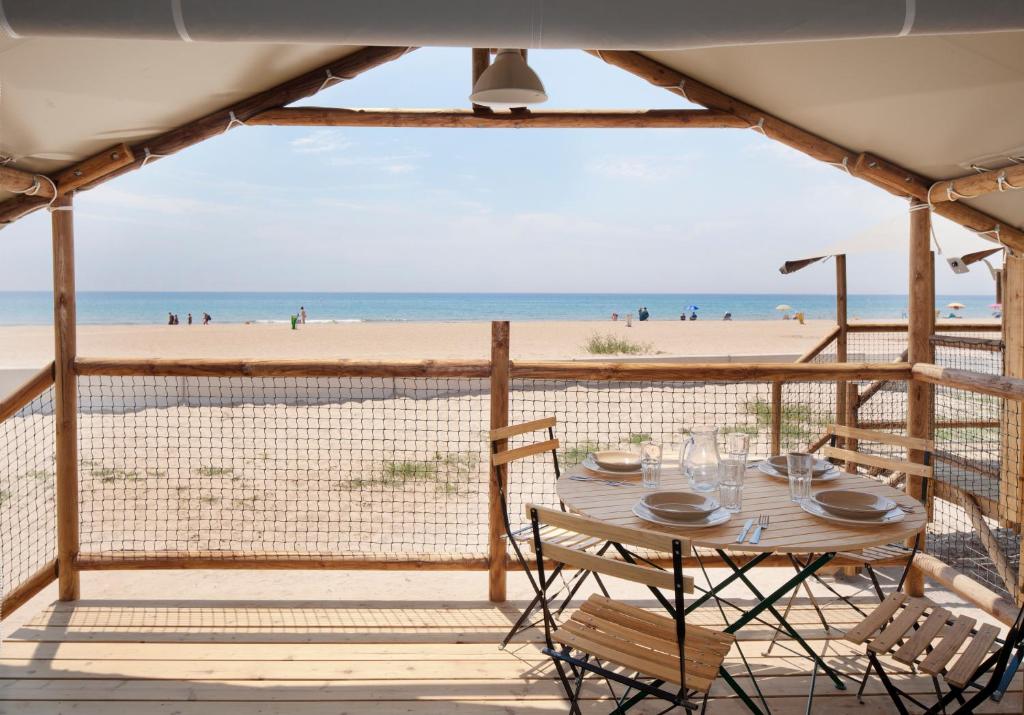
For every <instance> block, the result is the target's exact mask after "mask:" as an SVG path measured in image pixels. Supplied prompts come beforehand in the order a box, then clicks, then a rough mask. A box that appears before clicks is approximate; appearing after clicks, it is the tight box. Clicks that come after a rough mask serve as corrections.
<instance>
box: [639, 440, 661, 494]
mask: <svg viewBox="0 0 1024 715" xmlns="http://www.w3.org/2000/svg"><path fill="white" fill-rule="evenodd" d="M640 470H641V477H640V478H641V482H642V484H643V486H644V488H645V489H658V488H659V487H660V486H661V445H660V444H657V443H655V442H644V443H643V444H642V445H640Z"/></svg>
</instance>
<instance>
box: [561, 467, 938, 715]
mask: <svg viewBox="0 0 1024 715" xmlns="http://www.w3.org/2000/svg"><path fill="white" fill-rule="evenodd" d="M572 476H587V477H594V475H593V473H591V472H589V471H588V470H586V469H584V468H582V467H576V468H574V469H572V470H570V471H569V472H568V473H567V474H566V475H564V476H563V477H562V478H561V479H559V480H558V487H557V489H558V496H559V498H560V499H561V500H562V502H563V503H564V504H565V506H566V508H567V509H569V510H570V511H573V512H576V513H579V514H584V515H586V516H589V517H592V518H595V519H599V520H601V521H604V522H607V523H610V524H616V525H620V526H630V527H633V528H638V529H646V530H650V531H659V532H664V533H668V534H673V535H679V536H684V537H686V539H688V540H689V541H690V543H691V544H693V545H694V546H698V547H704V548H708V549H714V550H715V551H717V552H718V554H719V556H720V557H721V558H722V561H723V562H724V563H725V564H726V565H727V566H728V567H729V568H730V569H731V570H732V574H731V575H729V576H728V577H726V578H725V579H723V580H722V581H720V582H719V583H717V584H709V589H708V591H706V592H705V593H704V594H703V595H702V596H700V597H699V598H697V599H696V600H695V601H693V602H691V603H689V604H687V608H686V611H687V612H690V611H691V610H693V609H695V608H697V607H699V606H700V605H701V604H703V603H705V602H706V601H707V600H708V599H711V598H715V599H720V600H722V601H724V599H722V598H721V592H722V590H723V589H725V587H726V586H728V585H729V584H731V583H733V582H735V581H737V580H739V581H741V582H742V583H743V584H745V585H746V586H747V588H748V589H749V590H750V591H751V593H752V594H753V595H754V596H755V598H756V599H757V600H758V601H759V602H758V603H757V605H755V606H754V607H753V608H750V609H748V610H747V611H746V612H744V613H742V614H741V615H740V616H739V617H738V618H737V619H736V620H735V621H733V622H732V623H731V624H729V625H728V626H727V627H726V629H725V630H726V631H727V632H729V633H735V632H737V631H738V630H740V629H741V628H743V627H744V626H746V625H747V624H748V623H751V622H753V621H755V620H756V621H760V622H762V623H764V621H763V619H762V618H761V614H762V613H764V612H765V611H768V612H770V613H771V614H772V616H774V618H775V619H776V620H777V621H778V623H779V627H780V629H781V632H785V633H787V634H789V635H790V636H791V637H792V638H794V639H795V640H796V641H797V642H798V643H799V644H800V646H801V647H802V648H803V649H804V651H805V652H806V653H807V655H808V657H809V658H811V660H813V661H814V663H815V671H814V672H817V670H816V669H817V668H821V669H822V670H823V671H824V672H825V673H826V674H827V675H828V676H829V677H830V678H831V679H832V682H833V683H835V685H836V687H837V688H838V689H841V690H845V687H846V686H845V684H844V683H843V682H842V680H841V679H840V678H839V675H838V674H837V673H836V672H835V671H834V670H833V669H832V668H830V667H829V666H828V665H827V664H826V663H825V662H824V661H823V660H822V659H821V657H820V656H819V655H818V654H817V653H816V652H815V651H814V649H813V648H811V647H810V646H809V645H808V644H807V642H806V641H805V640H804V639H803V638H802V637H801V636H800V634H799V633H798V632H797V631H796V629H795V628H794V627H793V626H792V625H791V624H789V623H788V622H787V620H786V617H785V614H781V613H779V611H778V610H777V609H776V608H775V603H777V602H778V601H779V600H780V599H781V598H783V597H784V596H785V595H786V594H787V593H790V592H791V591H793V590H794V589H796V588H798V587H799V586H800V585H801V584H803V583H804V582H805V581H807V579H809V578H811V577H815V574H816V573H817V571H818V570H819V569H821V568H822V567H823V566H825V565H826V564H827V563H829V562H830V561H831V560H832V559H833V558H835V556H836V554H837V553H838V552H841V551H858V550H861V549H865V548H868V547H872V546H881V545H883V544H891V543H898V542H902V541H903V540H904V539H906V538H907V537H909V536H913V535H914V534H916V533H918V532H920V531H921V530H922V529H923V528H924V526H925V524H926V522H927V515H926V513H925V510H924V507H923V506H922V505H921V504H920V503H919V502H917V501H915V500H914V499H913V498H912V497H909V496H907V495H906V494H905V493H904V492H901V491H898V490H896V489H893V488H892V487H890V486H887V485H885V484H882V483H880V482H877V481H875V480H873V479H868V478H866V477H860V476H857V475H853V474H846V473H843V474H841V475H840V476H839V477H838V478H836V479H832V480H829V481H825V482H818V483H812V488H811V491H812V492H818V491H822V490H825V489H840V488H842V489H857V490H860V491H868V492H873V493H875V494H878V495H880V496H886V497H889V498H890V499H892V500H893V501H895V502H896V503H897V504H900V505H903V506H907V507H910V508H911V509H912V512H911V513H908V514H906V516H905V517H904V518H903V519H902V520H901V521H898V522H896V523H894V524H888V525H885V526H846V525H844V524H838V523H836V522H832V521H828V520H825V519H822V518H820V517H816V516H813V515H812V514H808V513H807V512H805V511H804V510H803V509H801V508H800V506H799V505H798V504H794V503H793V502H792V501H790V499H789V483H788V480H786V479H779V478H776V477H770V476H768V475H767V474H764V473H763V472H761V471H760V470H759V469H757V468H756V467H751V468H750V469H748V470H747V472H746V475H745V477H744V485H743V509H742V510H741V511H740V512H738V513H736V514H734V515H733V517H732V518H731V519H729V521H727V522H726V523H724V524H722V525H720V526H714V527H708V528H699V529H694V528H685V527H672V526H663V525H660V524H654V523H651V522H648V521H644V520H643V519H640V518H639V517H637V516H635V515H634V514H633V511H632V509H633V505H634V504H636V502H637V501H638V500H639V499H640V497H641V496H643V495H644V494H645V493H648V492H649V490H647V489H644V488H643V487H642V486H641V485H640V481H639V479H637V480H635V481H633V480H618V484H619V485H618V486H613V484H612V483H607V484H606V483H603V482H602V481H577V480H574V479H571V477H572ZM610 481H611V482H615V481H616V480H610ZM661 489H662V490H679V491H692V490H691V489H690V487H689V484H688V482H687V479H686V477H685V476H683V474H682V472H681V471H680V469H679V465H678V463H671V462H669V463H666V464H665V465H664V467H663V472H662V478H661ZM761 514H767V515H768V516H769V518H770V524H769V526H768V528H766V529H765V530H764V531H763V533H762V534H761V539H760V542H759V543H758V544H751V543H749V541H750V538H751V537H752V536H753V529H751V531H750V533H749V534H748V535H747V539H746V541H745V542H744V543H743V544H737V543H736V537H737V536H738V535H739V532H740V529H741V528H742V527H743V525H744V524H745V523H746V521H747V519H753V521H754V524H755V525H756V524H757V517H758V516H759V515H761ZM728 552H747V553H753V554H754V557H753V558H752V559H751V560H750V561H748V562H747V563H745V564H743V565H742V566H741V565H739V564H737V563H736V561H734V560H733V559H731V558H730V556H729V553H728ZM773 553H783V554H788V555H790V557H791V560H793V565H794V568H795V569H796V575H795V576H794V577H793V578H792V579H790V580H789V581H787V582H786V583H785V584H784V585H783V586H780V587H779V588H777V589H775V590H774V591H772V592H771V593H770V594H763V593H761V591H760V590H759V589H758V588H757V587H756V586H755V585H754V583H753V582H752V581H751V580H750V579H749V577H748V573H749V572H750V571H751V570H752V569H753V568H754V567H756V566H757V565H758V564H759V563H761V562H762V561H764V560H765V559H767V558H768V557H769V556H770V555H771V554H773ZM797 554H801V555H803V554H807V555H810V556H808V557H807V558H806V559H805V560H804V561H802V562H798V561H797V560H796V557H795V555H797ZM623 555H624V556H628V554H623ZM697 558H699V556H698V557H697ZM655 595H656V596H659V595H660V594H657V593H656V594H655ZM659 600H661V601H662V603H663V605H664V604H665V601H663V600H662V599H661V598H659ZM723 614H724V611H723ZM748 672H749V674H750V677H751V679H752V681H753V682H754V683H755V685H756V679H755V678H754V673H753V672H752V671H750V669H749V667H748ZM723 677H724V678H725V679H726V681H727V682H728V684H729V685H730V687H732V688H733V690H734V691H736V693H737V694H738V695H739V696H740V697H741V698H742V699H743V701H744V702H745V703H746V704H747V706H748V707H749V708H750V709H751V711H753V712H760V710H759V709H757V707H756V706H755V705H754V704H753V701H752V700H750V696H749V695H748V694H746V693H744V692H742V689H741V688H740V687H739V685H738V683H736V681H735V680H734V679H733V678H731V677H730V676H729V675H728V673H723ZM813 682H814V679H813V677H812V679H811V683H812V684H811V689H812V693H811V696H809V697H813V687H814V685H813ZM759 692H760V689H759ZM762 702H763V697H762ZM765 707H767V703H765Z"/></svg>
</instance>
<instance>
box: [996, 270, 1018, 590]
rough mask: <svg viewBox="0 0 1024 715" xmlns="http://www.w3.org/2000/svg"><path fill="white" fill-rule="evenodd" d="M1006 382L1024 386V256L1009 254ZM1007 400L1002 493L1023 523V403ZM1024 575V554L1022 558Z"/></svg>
mask: <svg viewBox="0 0 1024 715" xmlns="http://www.w3.org/2000/svg"><path fill="white" fill-rule="evenodd" d="M1003 340H1004V341H1005V344H1006V349H1005V350H1004V351H1003V374H1004V375H1006V378H1004V379H1013V380H1016V381H1017V382H1021V383H1024V379H1022V378H1024V257H1021V256H1014V255H1012V254H1010V253H1007V255H1006V258H1005V259H1004V263H1003ZM1020 400H1021V397H1018V398H1017V400H1006V401H1004V403H1003V404H1002V405H1001V407H1000V418H999V421H1000V423H1001V425H1000V430H999V452H1000V454H999V456H1000V460H999V493H1000V496H1001V499H1000V501H1001V502H1002V504H1001V506H1002V507H1003V508H1004V509H1005V510H1006V514H1005V517H1004V518H1005V519H1006V520H1008V521H1012V522H1014V523H1017V524H1019V523H1021V521H1024V484H1022V481H1024V479H1022V478H1024V452H1022V450H1024V424H1021V423H1022V421H1024V403H1022V402H1020ZM1021 559H1022V562H1021V568H1020V569H1019V571H1020V572H1021V573H1024V551H1022V555H1021Z"/></svg>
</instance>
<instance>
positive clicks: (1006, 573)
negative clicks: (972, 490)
mask: <svg viewBox="0 0 1024 715" xmlns="http://www.w3.org/2000/svg"><path fill="white" fill-rule="evenodd" d="M958 495H959V497H960V499H959V500H958V501H959V506H960V508H961V509H963V510H964V511H965V512H966V513H967V516H968V518H970V520H971V526H973V527H974V533H975V534H977V535H978V539H979V540H980V541H981V543H982V545H983V546H984V547H985V551H986V552H987V553H988V557H989V558H990V559H992V563H993V564H994V565H995V567H996V573H998V574H999V578H1001V579H1002V580H1003V584H1005V586H1006V590H1007V591H1009V592H1010V595H1011V596H1013V599H1014V600H1015V601H1017V602H1018V603H1019V602H1020V578H1019V576H1018V575H1017V568H1016V566H1014V565H1013V564H1011V563H1010V559H1009V558H1008V557H1007V555H1006V552H1005V551H1003V547H1002V545H1001V544H1000V543H999V539H997V538H996V535H995V534H993V533H992V529H991V528H989V525H988V523H987V522H986V521H985V518H984V516H985V515H984V514H983V513H982V510H981V506H979V504H978V501H977V500H976V499H975V498H974V497H973V496H971V495H970V494H967V493H966V492H963V491H959V492H958Z"/></svg>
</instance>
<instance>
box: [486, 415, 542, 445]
mask: <svg viewBox="0 0 1024 715" xmlns="http://www.w3.org/2000/svg"><path fill="white" fill-rule="evenodd" d="M555 423H556V419H555V418H554V417H542V418H540V419H539V420H533V421H531V422H523V423H521V424H518V425H509V426H508V427H499V428H498V429H492V430H491V432H490V439H491V441H492V442H493V441H494V440H496V439H508V438H509V437H515V436H516V435H520V434H526V433H527V432H536V431H537V430H542V429H547V428H549V427H554V426H555Z"/></svg>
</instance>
